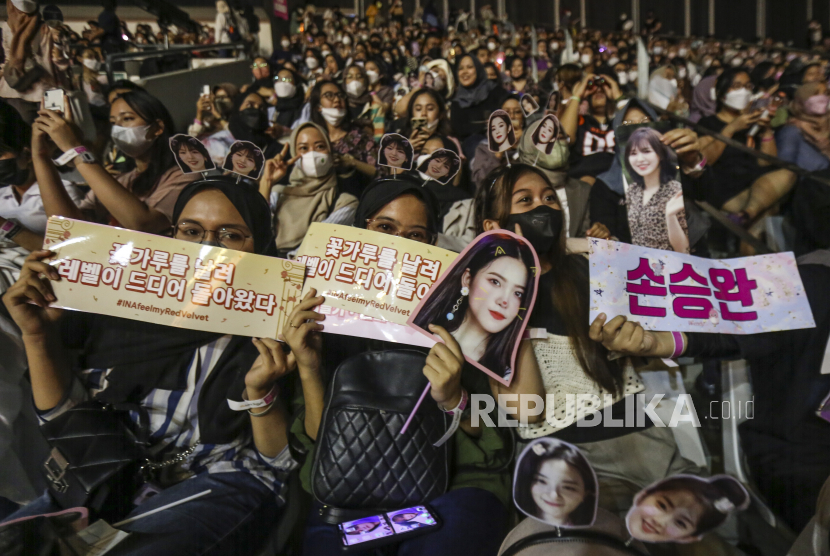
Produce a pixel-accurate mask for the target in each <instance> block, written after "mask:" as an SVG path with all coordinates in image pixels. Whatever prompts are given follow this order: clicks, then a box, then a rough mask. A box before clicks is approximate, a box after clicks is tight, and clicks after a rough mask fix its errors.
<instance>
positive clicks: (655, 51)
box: [654, 46, 663, 56]
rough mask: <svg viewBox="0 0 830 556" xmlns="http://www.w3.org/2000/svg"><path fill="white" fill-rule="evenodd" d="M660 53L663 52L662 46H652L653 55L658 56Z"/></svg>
mask: <svg viewBox="0 0 830 556" xmlns="http://www.w3.org/2000/svg"><path fill="white" fill-rule="evenodd" d="M662 53H663V47H662V46H655V47H654V55H655V56H659V55H661V54H662Z"/></svg>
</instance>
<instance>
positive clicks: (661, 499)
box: [625, 475, 750, 543]
mask: <svg viewBox="0 0 830 556" xmlns="http://www.w3.org/2000/svg"><path fill="white" fill-rule="evenodd" d="M749 502H750V499H749V494H748V493H747V491H746V489H745V488H744V487H743V486H742V485H741V483H739V482H738V481H737V480H736V479H735V478H733V477H730V476H728V475H715V476H714V477H707V478H704V477H696V476H694V475H674V476H672V477H669V478H668V479H663V480H661V481H657V482H656V483H654V484H652V485H650V486H649V487H647V488H645V489H643V490H641V491H640V492H638V493H637V495H636V496H635V497H634V504H633V505H632V506H631V509H630V510H629V511H628V515H627V516H626V517H625V525H626V527H627V528H628V532H629V533H630V534H631V536H632V537H634V538H635V539H637V540H640V541H645V542H676V543H690V542H696V541H699V540H700V539H701V537H702V536H703V535H704V534H705V533H708V532H709V531H713V530H714V529H716V528H718V527H719V526H720V525H721V524H723V522H724V521H726V518H727V517H728V516H729V514H730V513H732V512H734V511H740V510H744V509H746V508H747V507H748V506H749Z"/></svg>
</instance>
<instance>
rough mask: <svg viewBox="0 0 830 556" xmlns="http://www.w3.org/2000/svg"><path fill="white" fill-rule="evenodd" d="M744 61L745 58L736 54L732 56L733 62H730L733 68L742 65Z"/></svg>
mask: <svg viewBox="0 0 830 556" xmlns="http://www.w3.org/2000/svg"><path fill="white" fill-rule="evenodd" d="M743 63H744V60H743V58H739V57H738V56H735V57H734V58H732V61H731V62H729V64H730V65H731V66H732V67H733V68H737V67H738V66H740V65H741V64H743Z"/></svg>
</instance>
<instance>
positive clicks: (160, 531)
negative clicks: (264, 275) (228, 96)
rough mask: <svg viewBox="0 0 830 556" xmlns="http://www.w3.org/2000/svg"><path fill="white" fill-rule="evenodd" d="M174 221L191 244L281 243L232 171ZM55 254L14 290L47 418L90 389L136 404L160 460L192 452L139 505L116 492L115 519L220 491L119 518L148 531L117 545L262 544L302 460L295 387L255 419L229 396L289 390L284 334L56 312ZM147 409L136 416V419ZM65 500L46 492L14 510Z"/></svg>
mask: <svg viewBox="0 0 830 556" xmlns="http://www.w3.org/2000/svg"><path fill="white" fill-rule="evenodd" d="M173 222H174V223H175V226H174V228H173V234H174V235H173V237H174V238H177V239H180V240H183V241H189V242H195V243H201V244H202V245H211V246H221V247H227V248H231V249H236V250H240V251H245V252H248V253H257V254H261V255H267V254H269V253H270V252H273V236H272V231H271V226H270V211H269V210H268V205H267V203H266V202H265V201H264V200H263V199H262V198H261V197H260V195H259V194H258V193H257V192H256V191H255V190H252V189H249V188H245V187H240V186H239V185H238V184H236V183H235V180H233V179H228V178H224V177H216V178H210V179H207V180H200V181H198V182H195V183H192V184H190V185H189V186H188V187H187V188H185V189H184V190H183V191H182V194H181V195H180V196H179V199H178V201H177V202H176V206H175V209H174V213H173ZM50 255H52V253H51V252H50V251H37V252H35V253H33V254H32V255H31V256H30V257H29V258H28V259H27V262H26V264H25V266H24V268H23V271H22V272H21V275H20V279H19V280H18V281H17V283H16V284H15V285H14V286H12V288H10V289H9V290H8V292H7V293H6V295H5V297H4V303H5V307H6V309H7V310H8V313H9V314H10V316H11V317H12V318H13V319H14V320H15V322H16V323H17V325H18V326H19V327H20V329H21V330H22V332H23V341H24V343H25V344H26V353H27V356H28V358H29V375H30V378H31V384H32V394H33V401H34V405H35V410H36V412H37V415H38V418H39V420H40V422H41V423H46V422H49V421H52V420H54V419H55V418H57V417H59V416H61V415H62V414H64V413H65V412H66V411H68V410H70V409H71V408H72V407H74V406H75V405H78V404H80V403H82V402H84V401H87V400H90V399H95V400H99V401H100V402H102V403H104V404H122V403H130V404H137V405H138V406H140V407H141V408H142V409H143V410H144V413H145V415H146V416H147V417H148V419H147V420H146V421H144V422H148V423H149V431H148V432H149V433H150V434H149V443H150V451H149V453H150V454H151V455H150V456H149V459H150V460H151V461H152V462H154V463H159V464H162V462H168V461H170V460H172V461H177V460H176V459H175V458H177V456H182V457H183V454H187V457H183V460H182V463H180V464H178V465H177V466H175V468H174V467H171V465H170V464H169V463H168V464H167V465H163V464H162V465H161V466H160V467H159V469H158V470H157V472H156V474H155V477H156V479H157V480H156V483H157V484H156V486H157V487H158V488H159V489H160V492H159V493H158V494H156V495H155V496H152V497H150V498H148V499H147V501H145V502H144V503H142V504H141V505H140V506H139V507H138V508H135V507H134V506H133V504H132V499H133V496H129V497H128V498H126V499H120V498H119V499H117V500H115V501H116V502H119V509H120V511H113V512H107V515H106V517H107V519H108V520H109V521H118V520H120V519H123V518H124V517H126V516H127V515H131V516H132V515H139V514H145V515H146V514H148V513H152V510H154V509H157V508H160V507H162V506H166V505H168V504H172V503H175V502H178V501H180V500H182V499H184V498H187V497H189V496H192V495H194V494H199V493H203V492H204V491H206V490H209V491H210V492H211V494H210V495H209V496H203V497H201V498H199V499H198V500H192V501H189V502H188V503H187V504H183V505H177V506H176V508H175V509H173V510H162V511H160V512H158V513H155V514H153V515H151V516H149V517H144V518H143V519H139V520H137V521H134V522H133V523H129V524H126V525H124V526H123V527H120V528H121V529H123V530H125V531H127V532H135V533H138V534H139V536H141V537H142V540H141V543H140V547H139V546H134V547H133V548H132V549H130V550H123V551H119V552H120V553H123V554H138V553H140V554H147V553H152V554H156V555H158V556H168V555H169V556H173V555H178V554H184V553H199V554H203V553H206V552H208V551H209V550H217V549H218V550H219V552H223V551H224V552H227V551H229V550H230V551H237V550H238V551H244V552H246V553H250V552H254V551H256V550H258V549H259V545H260V544H261V543H262V542H263V540H264V537H266V536H267V533H268V531H269V530H270V526H271V524H273V522H274V519H275V518H276V516H277V514H278V513H279V509H280V506H282V504H283V502H284V500H283V499H282V498H281V492H282V487H283V484H284V477H285V473H287V472H288V471H289V470H290V469H291V466H292V460H291V457H290V455H289V453H288V450H287V449H286V434H287V427H286V410H285V404H284V403H283V401H282V399H289V398H290V397H289V396H280V395H278V396H277V399H276V400H275V401H274V402H273V404H271V405H269V406H268V407H261V408H256V409H251V410H250V411H249V413H251V415H248V414H246V413H245V412H237V411H232V410H231V409H230V407H229V405H228V399H231V400H235V401H241V398H243V397H244V398H247V399H249V400H259V399H262V398H264V397H265V396H266V395H267V394H268V393H269V392H272V391H279V390H278V388H279V386H278V382H280V381H281V379H282V377H283V375H285V374H286V372H287V368H288V365H287V362H286V360H285V357H284V355H283V352H282V350H281V349H279V348H278V347H277V346H278V344H277V343H276V341H275V340H273V339H270V338H263V339H261V340H260V339H256V338H254V339H253V340H252V339H251V338H248V337H243V336H230V335H222V334H216V333H210V332H200V331H195V330H186V329H179V328H172V327H167V326H161V325H157V324H150V323H146V322H142V321H139V320H126V319H121V318H116V317H108V316H103V315H95V314H88V313H81V312H77V311H64V310H62V309H56V308H50V307H49V303H50V302H55V301H57V302H59V301H60V300H56V299H55V296H54V292H53V290H52V287H51V285H50V280H54V281H59V280H60V279H61V278H60V275H59V274H58V272H57V270H56V269H55V268H54V267H53V266H50V265H48V264H47V263H46V262H45V261H44V259H45V258H47V257H49V256H50ZM39 276H46V277H47V278H48V280H44V279H42V278H40V277H39ZM67 349H74V350H78V351H79V353H80V358H79V359H78V361H83V362H84V363H83V366H84V367H85V368H86V369H85V370H83V369H82V370H81V372H73V369H72V368H71V367H70V364H69V361H70V359H69V357H64V356H57V354H59V353H63V352H64V350H67ZM138 413H140V412H134V413H131V417H130V419H131V422H132V424H133V425H136V426H137V425H138V423H139V420H140V417H139V416H138ZM133 414H135V416H134V417H133V416H132V415H133ZM59 510H60V508H58V507H56V504H55V502H54V501H53V500H52V498H51V497H50V496H49V494H48V493H47V494H45V495H44V496H42V497H40V498H38V499H37V500H35V501H34V502H32V503H30V504H28V505H27V506H25V507H24V508H22V509H21V510H19V511H18V512H17V513H16V514H14V515H12V516H10V517H9V519H16V518H19V517H23V516H30V515H37V514H42V513H50V512H56V511H59ZM110 513H111V514H112V515H109V514H110Z"/></svg>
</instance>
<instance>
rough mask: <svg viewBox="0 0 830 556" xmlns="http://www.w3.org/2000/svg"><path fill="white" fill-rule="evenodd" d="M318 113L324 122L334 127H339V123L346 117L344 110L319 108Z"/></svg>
mask: <svg viewBox="0 0 830 556" xmlns="http://www.w3.org/2000/svg"><path fill="white" fill-rule="evenodd" d="M320 113H321V114H322V115H323V119H324V120H326V123H328V124H329V125H330V126H334V127H337V126H339V125H340V122H342V121H343V118H345V117H346V109H345V108H321V109H320Z"/></svg>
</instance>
